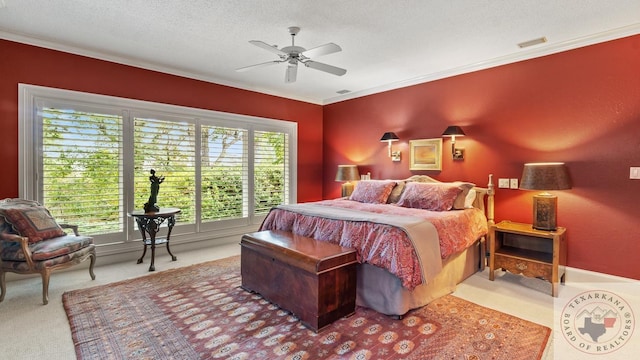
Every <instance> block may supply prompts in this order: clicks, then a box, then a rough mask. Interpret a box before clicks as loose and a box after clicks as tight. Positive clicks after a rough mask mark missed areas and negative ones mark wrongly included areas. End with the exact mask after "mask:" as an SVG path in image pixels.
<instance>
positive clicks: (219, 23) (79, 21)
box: [0, 0, 640, 104]
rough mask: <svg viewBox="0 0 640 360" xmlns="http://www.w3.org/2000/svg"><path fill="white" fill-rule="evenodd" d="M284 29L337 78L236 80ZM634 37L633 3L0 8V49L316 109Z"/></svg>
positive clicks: (1, 3) (364, 0)
mask: <svg viewBox="0 0 640 360" xmlns="http://www.w3.org/2000/svg"><path fill="white" fill-rule="evenodd" d="M289 26H299V27H301V28H302V30H301V32H300V33H299V34H298V36H297V37H296V45H298V46H302V47H305V48H307V49H310V48H313V47H316V46H319V45H323V44H326V43H328V42H333V43H336V44H338V45H340V46H341V47H342V51H341V52H338V53H334V54H329V55H326V56H322V57H319V58H314V60H317V61H320V62H323V63H327V64H330V65H334V66H338V67H341V68H345V69H347V73H346V75H344V76H335V75H331V74H327V73H324V72H321V71H318V70H314V69H311V68H304V67H300V68H299V70H298V78H297V81H296V82H295V83H292V84H285V83H284V75H285V69H286V64H276V65H271V66H269V67H264V68H257V69H253V70H250V71H247V72H237V71H235V69H236V68H239V67H244V66H248V65H252V64H255V63H260V62H266V61H270V60H276V59H277V56H276V55H275V54H272V53H270V52H268V51H266V50H264V49H261V48H259V47H257V46H254V45H251V44H250V43H249V40H262V41H264V42H266V43H268V44H272V45H277V46H278V47H279V48H281V47H283V46H288V45H291V38H290V36H289V33H288V30H287V28H288V27H289ZM639 33H640V1H638V0H607V1H603V0H562V1H558V0H536V1H531V0H441V1H439V0H430V1H427V0H415V1H409V0H394V1H390V0H322V1H318V0H315V1H307V0H298V1H290V0H288V1H285V0H253V1H247V0H189V1H186V0H183V1H180V0H178V1H176V0H173V1H169V0H109V1H106V0H0V38H4V39H8V40H14V41H19V42H23V43H28V44H33V45H38V46H44V47H48V48H53V49H58V50H62V51H67V52H71V53H75V54H81V55H87V56H91V57H95V58H100V59H104V60H110V61H115V62H119V63H123V64H128V65H133V66H139V67H143V68H147V69H153V70H158V71H162V72H166V73H171V74H176V75H181V76H186V77H191V78H195V79H200V80H205V81H211V82H215V83H219V84H224V85H229V86H234V87H239V88H243V89H248V90H254V91H259V92H263V93H267V94H273V95H277V96H283V97H287V98H291V99H297V100H302V101H307V102H311V103H316V104H328V103H333V102H337V101H341V100H344V99H349V98H353V97H358V96H363V95H367V94H372V93H376V92H380V91H385V90H390V89H394V88H398V87H402V86H407V85H412V84H416V83H421V82H425V81H429V80H434V79H439V78H443V77H447V76H452V75H457V74H461V73H465V72H469V71H474V70H479V69H483V68H488V67H491V66H496V65H501V64H505V63H510V62H514V61H519V60H524V59H528V58H532V57H537V56H542V55H547V54H551V53H555V52H559V51H564V50H568V49H572V48H577V47H580V46H585V45H590V44H594V43H598V42H602V41H607V40H611V39H616V38H620V37H624V36H629V35H634V34H639ZM540 37H546V38H547V39H548V42H547V43H544V44H539V45H535V46H532V47H528V48H524V49H521V48H520V47H518V45H517V44H518V43H521V42H524V41H528V40H532V39H536V38H540ZM0 52H1V49H0ZM340 90H349V91H350V92H349V93H347V94H344V95H340V94H339V93H338V91H340Z"/></svg>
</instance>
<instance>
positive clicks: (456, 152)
mask: <svg viewBox="0 0 640 360" xmlns="http://www.w3.org/2000/svg"><path fill="white" fill-rule="evenodd" d="M456 136H465V133H464V131H462V128H461V127H460V126H449V127H447V129H446V130H445V131H444V132H443V133H442V137H451V156H452V157H453V160H464V149H456Z"/></svg>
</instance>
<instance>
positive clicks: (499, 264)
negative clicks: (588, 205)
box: [489, 221, 567, 297]
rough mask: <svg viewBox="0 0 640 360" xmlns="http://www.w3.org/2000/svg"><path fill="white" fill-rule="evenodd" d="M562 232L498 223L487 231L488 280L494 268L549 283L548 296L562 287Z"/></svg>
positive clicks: (564, 256) (564, 248)
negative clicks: (549, 291)
mask: <svg viewBox="0 0 640 360" xmlns="http://www.w3.org/2000/svg"><path fill="white" fill-rule="evenodd" d="M565 232H566V229H565V228H563V227H558V229H557V230H556V231H543V230H536V229H534V228H533V227H532V226H531V224H522V223H516V222H511V221H502V222H500V223H498V224H495V225H493V226H491V228H490V229H489V280H492V281H493V279H494V271H495V270H496V269H500V268H501V269H503V270H507V271H509V272H511V273H514V274H522V275H524V276H528V277H535V278H539V279H543V280H546V281H549V282H550V283H551V296H554V297H557V296H558V283H559V282H561V283H563V284H564V275H565V265H566V264H567V241H566V236H565Z"/></svg>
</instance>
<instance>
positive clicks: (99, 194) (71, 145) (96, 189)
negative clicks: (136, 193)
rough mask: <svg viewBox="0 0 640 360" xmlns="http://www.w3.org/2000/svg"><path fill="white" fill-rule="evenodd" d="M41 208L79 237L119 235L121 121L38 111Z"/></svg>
mask: <svg viewBox="0 0 640 360" xmlns="http://www.w3.org/2000/svg"><path fill="white" fill-rule="evenodd" d="M40 114H41V121H42V123H41V124H42V153H41V154H40V157H39V160H40V167H41V169H42V170H41V178H42V182H41V184H42V186H41V189H40V190H41V192H42V195H41V197H42V200H41V201H42V202H43V203H45V204H46V205H47V208H48V209H49V211H50V212H51V213H52V215H53V216H54V217H55V218H56V219H57V220H58V221H59V222H64V223H71V224H82V231H83V233H84V234H103V233H111V232H121V231H122V230H123V219H122V217H121V216H120V214H121V212H122V196H123V195H122V194H123V184H122V116H119V115H114V114H104V113H95V112H86V111H78V110H74V109H69V108H67V109H61V108H49V107H43V108H42V109H41V112H40Z"/></svg>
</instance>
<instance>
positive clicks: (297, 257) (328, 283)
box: [240, 231, 357, 332]
mask: <svg viewBox="0 0 640 360" xmlns="http://www.w3.org/2000/svg"><path fill="white" fill-rule="evenodd" d="M240 245H241V255H240V263H241V273H242V287H243V288H244V289H245V290H249V291H253V292H257V293H259V294H260V295H262V296H263V297H264V298H265V299H267V300H269V301H270V302H272V303H274V304H276V305H278V306H279V307H281V308H282V309H285V310H288V311H290V312H291V313H293V314H294V315H295V316H297V317H298V318H299V319H300V321H301V322H302V323H303V324H304V325H305V326H307V327H308V328H310V329H312V330H314V331H316V332H318V331H319V330H321V329H322V328H324V327H325V326H327V325H329V324H331V323H332V322H334V321H335V320H337V319H339V318H341V317H344V316H349V315H352V314H353V313H354V312H355V307H356V276H357V275H356V252H355V250H353V249H349V248H345V247H342V246H339V245H335V244H331V243H328V242H325V241H318V240H315V239H311V238H308V237H303V236H298V235H295V234H293V233H291V232H284V231H259V232H255V233H250V234H245V235H243V236H242V241H241V243H240Z"/></svg>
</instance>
